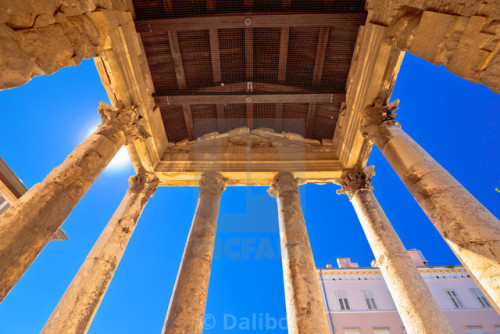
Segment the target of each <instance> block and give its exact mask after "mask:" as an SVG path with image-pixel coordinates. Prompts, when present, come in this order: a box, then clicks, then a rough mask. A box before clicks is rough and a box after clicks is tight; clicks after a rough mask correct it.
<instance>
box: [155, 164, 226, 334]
mask: <svg viewBox="0 0 500 334" xmlns="http://www.w3.org/2000/svg"><path fill="white" fill-rule="evenodd" d="M224 189H225V185H224V179H223V178H222V176H221V175H220V174H218V173H205V174H203V175H202V177H201V180H200V188H199V197H198V206H197V207H196V212H195V214H194V219H193V223H192V225H191V230H190V231H189V236H188V240H187V243H186V248H185V249H184V255H183V257H182V262H181V265H180V268H179V272H178V274H177V280H176V282H175V286H174V291H173V293H172V297H171V299H170V305H169V307H168V312H167V317H166V319H165V324H164V327H163V333H164V334H201V333H202V332H203V321H204V317H205V306H206V302H207V293H208V283H209V279H210V269H211V267H212V257H213V252H214V244H215V233H216V230H217V218H218V215H219V205H220V199H221V195H222V192H223V191H224Z"/></svg>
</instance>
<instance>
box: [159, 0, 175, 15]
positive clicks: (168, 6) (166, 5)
mask: <svg viewBox="0 0 500 334" xmlns="http://www.w3.org/2000/svg"><path fill="white" fill-rule="evenodd" d="M162 3H163V10H164V11H165V13H172V12H173V11H174V6H173V4H172V0H162Z"/></svg>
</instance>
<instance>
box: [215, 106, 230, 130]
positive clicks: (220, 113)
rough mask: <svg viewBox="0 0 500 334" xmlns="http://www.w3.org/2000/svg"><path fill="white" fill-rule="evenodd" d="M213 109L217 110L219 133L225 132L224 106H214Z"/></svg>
mask: <svg viewBox="0 0 500 334" xmlns="http://www.w3.org/2000/svg"><path fill="white" fill-rule="evenodd" d="M215 108H216V110H217V122H218V123H219V132H221V133H223V132H226V130H227V128H226V115H225V113H224V105H223V104H217V105H215Z"/></svg>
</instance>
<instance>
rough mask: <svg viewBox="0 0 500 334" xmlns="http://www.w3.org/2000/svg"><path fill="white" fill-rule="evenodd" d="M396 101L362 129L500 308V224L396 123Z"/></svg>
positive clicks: (373, 112)
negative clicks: (394, 112)
mask: <svg viewBox="0 0 500 334" xmlns="http://www.w3.org/2000/svg"><path fill="white" fill-rule="evenodd" d="M397 102H398V101H396V102H394V103H391V104H389V105H383V104H382V103H380V102H377V103H376V104H375V106H374V107H372V108H368V109H366V111H365V114H364V118H363V122H362V125H361V132H362V133H363V135H364V136H365V137H366V138H368V139H370V140H371V141H372V142H373V143H374V144H375V145H377V146H378V148H379V149H380V150H381V151H382V154H383V155H384V156H385V158H386V159H387V161H389V163H390V164H391V166H392V168H393V169H394V170H395V171H396V173H397V174H398V176H399V178H400V179H401V180H402V181H403V183H404V184H405V185H406V187H407V188H408V190H409V191H410V193H411V194H412V195H413V197H414V198H415V200H416V201H417V202H418V204H419V205H420V207H421V208H422V209H423V210H424V212H425V213H426V214H427V216H428V217H429V219H430V220H431V221H432V223H433V224H434V226H435V227H436V229H437V230H438V231H439V233H440V234H441V236H442V237H443V238H444V239H445V241H446V242H447V243H448V245H449V246H450V247H451V249H452V250H453V252H454V253H455V255H456V256H457V257H458V259H459V260H460V261H461V262H462V264H463V265H464V267H465V268H467V270H468V271H469V272H470V273H471V276H472V277H473V278H474V280H475V281H476V283H477V284H478V285H479V287H481V288H482V290H483V292H484V293H485V294H486V295H487V296H488V298H489V299H490V300H491V301H492V302H493V305H494V306H495V308H496V310H497V311H498V312H500V289H499V288H498V287H499V286H500V222H499V220H498V219H497V218H496V217H495V216H493V214H491V212H489V211H488V210H487V209H486V208H485V207H484V206H483V205H482V204H481V203H479V201H478V200H477V199H476V198H474V196H472V195H471V194H470V193H469V192H468V191H467V190H466V189H465V188H464V187H463V186H462V185H461V184H460V183H459V182H458V181H457V180H455V179H454V178H453V177H452V176H451V175H450V174H449V173H448V172H447V171H446V170H445V169H444V168H443V167H441V166H440V165H439V164H438V163H437V162H436V161H435V160H434V159H433V158H432V157H431V156H430V155H429V154H428V153H427V152H426V151H425V150H424V149H423V148H422V147H420V146H419V145H418V144H417V143H416V142H414V141H413V139H411V138H410V137H409V136H408V135H407V134H406V133H405V132H404V131H403V130H401V127H400V125H399V123H398V122H396V121H395V114H393V111H394V110H395V109H397Z"/></svg>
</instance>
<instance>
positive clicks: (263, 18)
mask: <svg viewBox="0 0 500 334" xmlns="http://www.w3.org/2000/svg"><path fill="white" fill-rule="evenodd" d="M365 18H366V14H365V13H317V14H289V13H280V14H274V15H270V14H245V13H244V14H232V15H213V16H198V17H183V18H166V19H152V20H139V21H136V22H135V26H136V29H137V31H138V32H141V33H155V34H156V33H166V32H168V31H186V30H208V29H210V28H214V29H237V28H254V29H255V28H282V27H296V28H312V27H317V28H318V27H331V26H338V27H342V26H345V25H349V24H351V23H352V21H355V20H358V21H360V22H362V21H364V20H365Z"/></svg>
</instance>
